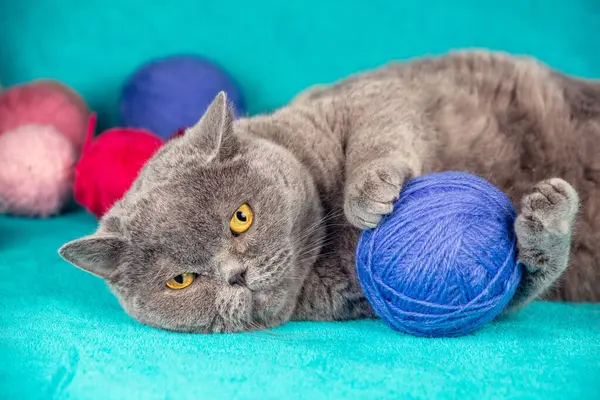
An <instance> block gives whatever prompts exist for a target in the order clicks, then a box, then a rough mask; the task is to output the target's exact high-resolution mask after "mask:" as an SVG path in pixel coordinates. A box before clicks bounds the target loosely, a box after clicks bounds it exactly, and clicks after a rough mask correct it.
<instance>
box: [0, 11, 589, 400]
mask: <svg viewBox="0 0 600 400" xmlns="http://www.w3.org/2000/svg"><path fill="white" fill-rule="evenodd" d="M151 4H153V3H152V2H148V1H145V0H112V1H111V0H97V1H80V0H61V1H57V0H26V1H8V0H7V1H0V81H2V83H3V85H4V86H7V85H8V86H10V85H12V84H16V83H19V82H25V81H29V80H31V79H34V78H39V77H52V78H57V79H60V80H63V81H64V82H66V83H68V84H70V85H72V86H74V87H75V88H76V89H77V90H79V91H80V92H81V93H82V94H83V95H84V96H85V98H86V99H87V101H88V102H89V103H90V104H91V106H92V108H93V109H95V110H96V111H98V112H99V113H100V120H101V125H103V126H110V125H114V124H117V123H118V118H117V113H116V110H117V98H118V90H119V85H120V84H121V82H123V81H124V79H125V78H126V76H127V74H129V73H130V72H131V71H132V70H133V69H134V68H135V67H136V66H138V65H140V64H141V63H143V62H145V61H146V60H148V59H151V58H153V57H159V56H164V55H168V54H173V53H197V54H203V55H205V56H207V57H209V58H211V59H212V60H214V61H216V62H217V63H219V64H221V65H222V66H223V67H224V68H225V69H226V70H227V71H228V72H229V73H230V74H232V75H233V76H234V78H235V79H236V80H237V81H238V82H239V84H240V86H241V89H242V91H243V92H244V93H245V95H246V102H247V105H248V109H249V111H250V112H251V113H256V112H260V111H265V110H269V109H272V108H275V107H277V106H279V105H281V104H283V103H285V102H286V101H288V100H289V99H290V98H291V97H292V96H293V95H294V94H296V93H297V92H298V91H299V90H301V89H302V88H304V87H305V86H307V85H310V84H314V83H319V82H329V81H332V80H334V79H337V78H339V77H342V76H344V75H347V74H349V73H353V72H356V71H358V70H361V69H364V68H369V67H373V66H377V65H380V64H382V63H384V62H386V61H388V60H391V59H406V58H409V57H414V56H419V55H422V54H425V53H441V52H445V51H447V50H449V49H451V48H464V47H488V48H492V49H499V50H507V51H511V52H515V53H528V54H532V55H535V56H537V57H538V58H540V59H542V60H544V61H545V62H547V63H549V64H551V65H552V66H554V67H556V68H559V69H561V70H563V71H565V72H568V73H573V74H578V75H582V76H589V77H600V51H598V37H599V34H600V3H599V2H598V1H596V0H572V1H567V0H564V1H561V0H529V1H523V0H504V1H501V2H497V1H494V2H481V1H479V0H455V1H452V2H448V1H446V0H427V1H408V0H396V1H382V0H377V1H376V0H373V1H371V0H369V1H366V0H336V1H334V0H329V1H322V0H291V1H278V0H272V1H269V0H256V1H246V0H231V1H197V0H171V1H167V2H157V3H154V4H156V5H151ZM158 4H160V6H158ZM94 226H95V222H94V220H93V219H92V218H91V217H90V216H88V215H85V214H84V213H83V212H75V213H71V214H68V215H65V216H63V217H59V218H53V219H50V220H47V221H33V220H23V219H16V218H0V398H2V399H32V398H57V399H65V398H72V399H124V398H127V399H137V398H140V399H165V398H192V399H218V398H223V399H228V398H248V399H249V398H258V399H268V398H286V399H287V398H289V399H294V398H307V399H308V398H315V399H318V398H377V399H383V398H393V399H483V398H485V399H507V398H510V399H538V398H539V399H577V400H582V399H599V398H600V305H566V304H551V303H536V304H534V305H532V306H531V307H529V308H528V309H526V310H524V311H523V312H522V313H520V314H517V315H514V316H513V317H511V318H509V319H506V320H504V321H501V322H499V323H496V324H493V325H490V326H487V327H485V328H484V329H483V330H481V331H479V332H477V333H476V334H474V335H471V336H468V337H464V338H458V339H449V340H443V339H438V340H428V339H417V338H413V337H409V336H404V335H400V334H397V333H394V332H392V331H391V330H389V329H388V328H387V327H386V326H385V325H383V324H382V323H381V322H379V321H360V322H350V323H293V324H288V325H286V326H283V327H281V328H278V329H274V330H273V333H275V334H274V335H271V334H268V333H252V334H238V335H212V336H202V335H188V334H176V333H168V332H163V331H159V330H155V329H151V328H148V327H144V326H141V325H139V324H137V323H136V322H135V321H134V320H132V319H130V318H129V317H127V316H126V315H125V314H124V313H123V311H122V310H121V309H120V308H119V306H118V304H117V302H116V300H115V299H114V298H113V297H112V295H111V294H110V293H109V291H108V289H107V288H106V287H105V286H104V284H103V283H102V282H101V281H100V280H98V279H96V278H94V277H92V276H90V275H87V274H85V273H83V272H81V271H78V270H76V269H74V268H72V267H70V266H69V265H67V264H66V263H64V262H62V261H61V260H60V259H59V258H58V256H57V255H56V249H57V248H58V247H59V246H60V245H61V244H62V243H64V242H65V241H67V240H69V239H72V238H75V237H78V236H80V235H82V234H85V233H89V232H91V231H92V230H93V229H94Z"/></svg>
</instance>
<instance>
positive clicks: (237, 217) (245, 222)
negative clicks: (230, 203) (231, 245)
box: [229, 204, 254, 233]
mask: <svg viewBox="0 0 600 400" xmlns="http://www.w3.org/2000/svg"><path fill="white" fill-rule="evenodd" d="M253 218H254V213H253V212H252V209H251V208H250V206H249V205H248V204H242V205H241V206H240V208H238V209H237V210H236V211H235V212H234V213H233V215H232V216H231V219H230V220H229V228H231V232H233V233H244V232H246V231H247V230H248V229H250V227H251V226H252V219H253Z"/></svg>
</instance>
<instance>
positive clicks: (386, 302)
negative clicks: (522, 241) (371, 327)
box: [356, 172, 521, 337]
mask: <svg viewBox="0 0 600 400" xmlns="http://www.w3.org/2000/svg"><path fill="white" fill-rule="evenodd" d="M514 220H515V209H514V206H513V205H512V203H511V201H510V200H509V199H508V198H507V197H506V196H505V195H504V193H502V192H501V191H500V190H498V189H497V188H496V187H495V186H493V185H491V184H490V183H488V182H487V181H485V180H483V179H481V178H479V177H476V176H474V175H471V174H467V173H460V172H443V173H435V174H431V175H426V176H422V177H419V178H416V179H413V180H411V181H409V182H407V184H406V185H405V187H404V189H403V191H402V193H401V195H400V200H398V202H397V203H396V204H395V205H394V211H393V213H392V214H391V215H389V216H387V217H386V218H384V220H383V221H382V222H381V224H380V225H379V226H378V227H377V228H375V229H373V230H367V231H364V232H363V234H362V236H361V239H360V241H359V244H358V249H357V257H356V259H357V262H356V263H357V271H358V278H359V280H360V283H361V285H362V287H363V290H364V292H365V294H366V296H367V299H368V300H369V301H370V303H371V304H372V306H373V308H374V310H375V312H376V313H377V314H378V315H379V317H381V319H383V320H384V321H385V322H386V323H387V324H388V325H389V326H390V327H391V328H393V329H394V330H397V331H400V332H405V333H409V334H412V335H417V336H426V337H442V336H461V335H466V334H468V333H470V332H472V331H474V330H476V329H478V328H479V327H481V326H482V325H484V324H486V323H488V322H490V321H492V320H493V319H494V318H495V317H496V316H497V315H498V314H499V313H500V312H501V311H502V310H503V309H504V308H505V307H506V305H507V304H508V302H509V301H510V299H511V298H512V296H513V295H514V293H515V290H516V289H517V286H518V284H519V281H520V279H521V267H520V265H518V264H517V258H516V238H515V233H514V230H513V224H514Z"/></svg>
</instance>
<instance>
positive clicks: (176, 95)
mask: <svg viewBox="0 0 600 400" xmlns="http://www.w3.org/2000/svg"><path fill="white" fill-rule="evenodd" d="M220 91H224V92H226V93H227V97H228V99H229V101H230V102H231V103H232V104H233V107H234V112H235V113H236V115H241V114H243V113H244V109H243V100H242V96H241V94H240V92H239V91H238V89H237V87H236V85H235V84H234V82H233V81H232V79H231V78H230V77H229V76H228V75H227V74H226V73H225V72H224V71H223V70H221V69H220V68H219V67H217V66H216V65H214V64H212V63H211V62H209V61H207V60H205V59H202V58H200V57H194V56H178V57H169V58H164V59H160V60H156V61H153V62H151V63H149V64H147V65H145V66H143V67H142V68H140V69H139V70H138V71H136V72H135V73H134V74H133V75H132V76H131V77H130V78H129V79H128V80H127V82H126V83H125V85H124V87H123V91H122V93H121V100H120V110H121V118H122V121H123V123H124V125H125V126H129V127H135V128H142V129H146V130H149V131H150V132H154V133H156V134H158V135H159V136H160V137H162V138H163V139H168V138H169V137H171V135H173V134H174V133H175V132H176V131H177V130H179V129H180V128H185V127H190V126H193V125H194V124H195V123H196V122H198V120H199V119H200V118H201V117H202V115H203V114H204V112H205V111H206V109H207V108H208V106H209V105H210V103H211V102H212V100H213V99H214V98H215V96H216V95H217V94H218V93H219V92H220Z"/></svg>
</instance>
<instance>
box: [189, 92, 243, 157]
mask: <svg viewBox="0 0 600 400" xmlns="http://www.w3.org/2000/svg"><path fill="white" fill-rule="evenodd" d="M233 119H234V116H233V109H232V107H231V105H230V104H229V102H228V101H227V95H226V94H225V92H220V93H219V94H218V95H217V97H215V99H214V100H213V102H212V103H211V104H210V106H208V109H207V110H206V112H205V113H204V115H203V116H202V118H201V119H200V121H198V123H197V124H196V125H194V126H193V127H191V128H188V129H187V130H186V131H185V135H184V138H185V140H188V141H189V143H191V144H193V145H194V146H196V148H197V149H198V151H200V152H201V153H203V154H204V156H205V158H206V162H207V163H209V162H211V161H213V160H215V159H226V158H229V157H232V156H233V155H234V154H235V152H236V151H237V146H238V143H237V138H236V137H235V135H234V133H233Z"/></svg>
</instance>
